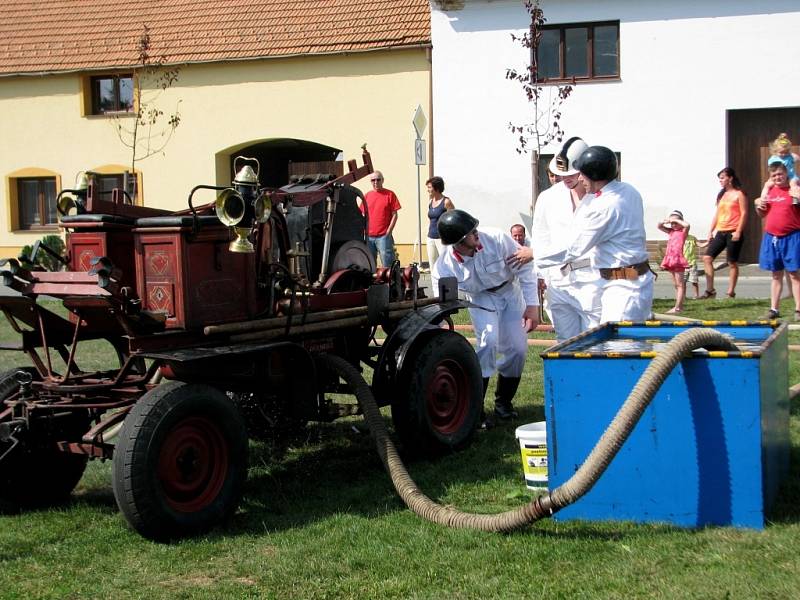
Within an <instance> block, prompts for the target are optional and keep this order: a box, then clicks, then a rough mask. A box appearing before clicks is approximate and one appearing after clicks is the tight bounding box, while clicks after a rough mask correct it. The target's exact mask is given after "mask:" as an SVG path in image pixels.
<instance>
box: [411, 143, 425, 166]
mask: <svg viewBox="0 0 800 600" xmlns="http://www.w3.org/2000/svg"><path fill="white" fill-rule="evenodd" d="M414 164H416V165H417V166H419V165H424V164H427V163H426V162H425V140H414Z"/></svg>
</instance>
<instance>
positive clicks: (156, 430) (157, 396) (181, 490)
mask: <svg viewBox="0 0 800 600" xmlns="http://www.w3.org/2000/svg"><path fill="white" fill-rule="evenodd" d="M247 449H248V439H247V429H246V427H245V423H244V420H243V419H242V416H241V414H240V413H239V410H238V409H237V408H236V407H235V406H234V405H233V403H232V402H231V400H230V399H229V398H228V397H227V396H226V395H225V394H224V393H223V392H222V391H220V390H218V389H217V388H214V387H212V386H209V385H203V384H187V383H182V382H177V381H169V382H166V383H162V384H161V385H159V386H158V387H155V388H153V389H152V390H150V391H149V392H147V393H146V394H145V395H143V396H142V397H141V398H140V399H139V401H138V402H137V403H136V404H135V405H134V407H133V408H132V409H131V412H130V414H128V416H127V417H126V418H125V422H124V424H123V426H122V429H121V431H120V434H119V439H118V441H117V446H116V449H115V451H114V468H113V477H112V481H113V487H114V497H115V498H116V500H117V504H118V505H119V508H120V510H121V511H122V514H123V515H124V517H125V519H126V520H127V521H128V523H129V524H130V526H131V527H132V528H133V529H134V530H136V531H137V532H138V533H139V534H141V535H142V536H144V537H146V538H148V539H151V540H157V541H167V540H171V539H176V538H180V537H186V536H191V535H197V534H200V533H203V532H205V531H208V530H209V529H211V528H212V527H214V526H216V525H218V524H219V523H222V522H223V521H225V520H226V519H228V518H229V517H230V516H231V515H232V514H233V512H234V511H235V510H236V507H237V506H238V504H239V500H240V499H241V496H242V491H243V488H244V482H245V480H246V478H247Z"/></svg>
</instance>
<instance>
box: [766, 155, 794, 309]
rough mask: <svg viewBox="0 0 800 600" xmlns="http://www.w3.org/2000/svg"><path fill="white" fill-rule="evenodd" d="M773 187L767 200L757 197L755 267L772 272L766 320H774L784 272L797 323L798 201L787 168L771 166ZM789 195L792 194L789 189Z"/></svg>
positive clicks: (775, 163)
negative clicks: (759, 229)
mask: <svg viewBox="0 0 800 600" xmlns="http://www.w3.org/2000/svg"><path fill="white" fill-rule="evenodd" d="M769 177H770V180H771V181H772V184H773V185H772V187H771V188H770V189H769V191H768V192H767V194H766V197H762V198H756V212H757V213H758V214H759V215H760V216H761V217H763V218H764V238H763V239H762V240H761V251H760V252H759V255H758V266H759V267H761V268H762V269H765V270H767V271H772V287H771V289H770V292H771V293H770V302H771V305H770V306H771V308H770V309H769V312H768V313H767V318H770V319H776V318H778V317H779V316H780V313H779V312H778V308H779V303H780V299H781V292H782V291H783V271H784V269H785V270H786V271H788V272H789V277H790V279H791V282H792V296H794V320H795V321H800V198H798V197H796V196H792V195H791V193H790V188H789V178H788V174H787V172H786V166H785V165H784V164H783V163H781V162H774V163H770V165H769ZM792 193H795V191H794V188H792Z"/></svg>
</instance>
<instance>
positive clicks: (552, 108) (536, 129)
mask: <svg viewBox="0 0 800 600" xmlns="http://www.w3.org/2000/svg"><path fill="white" fill-rule="evenodd" d="M524 4H525V9H526V10H527V12H528V15H530V21H531V25H530V30H529V31H528V32H527V33H525V34H524V35H523V36H517V35H515V34H511V38H512V39H513V40H514V41H515V42H519V43H520V44H522V46H523V47H524V48H527V49H528V50H529V51H530V57H531V60H530V65H529V67H528V69H527V70H526V71H524V72H518V71H517V70H515V69H506V79H510V80H512V81H517V82H519V84H520V85H521V87H522V90H523V92H524V94H525V96H526V98H527V99H528V102H530V103H531V105H532V106H531V109H532V110H531V113H532V119H531V121H529V122H528V123H523V124H521V125H520V124H514V123H509V124H508V127H509V129H510V130H511V131H512V132H513V133H514V134H517V135H518V136H519V137H518V138H517V152H519V153H520V154H522V153H525V152H527V151H528V149H531V150H532V152H533V198H534V199H535V198H536V197H537V196H538V195H539V155H540V154H541V152H542V150H543V149H544V148H545V147H546V146H547V145H548V144H550V143H551V142H554V141H555V142H560V141H561V140H562V139H563V138H564V130H563V128H562V127H561V105H562V104H563V103H564V101H565V100H566V99H567V98H569V96H570V94H571V93H572V89H573V86H574V85H575V80H574V78H573V80H572V82H571V83H567V84H560V85H556V84H547V85H543V84H542V79H541V77H540V75H539V65H538V59H539V57H538V55H539V52H538V50H539V44H540V42H541V39H542V27H543V26H544V24H545V23H546V21H547V19H546V18H545V16H544V11H543V10H542V8H541V6H540V0H525V3H524ZM532 214H533V202H531V215H532Z"/></svg>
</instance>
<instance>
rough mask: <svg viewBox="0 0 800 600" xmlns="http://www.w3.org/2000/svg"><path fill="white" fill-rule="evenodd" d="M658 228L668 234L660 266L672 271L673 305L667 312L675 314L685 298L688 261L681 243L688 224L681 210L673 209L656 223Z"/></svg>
mask: <svg viewBox="0 0 800 600" xmlns="http://www.w3.org/2000/svg"><path fill="white" fill-rule="evenodd" d="M658 228H659V230H661V231H663V232H664V233H666V234H667V235H668V236H669V241H668V242H667V250H666V252H664V260H663V261H661V268H662V269H664V270H665V271H669V272H670V273H672V281H673V284H674V285H675V306H673V307H672V308H670V309H669V310H668V311H667V312H668V313H670V314H675V313H679V312H681V311H682V310H683V301H684V299H685V298H686V281H685V280H684V277H683V272H684V271H685V270H686V268H687V267H688V266H689V263H688V262H686V257H685V256H684V255H683V244H684V242H685V241H686V236H687V235H688V234H689V224H688V223H687V222H686V221H684V220H683V213H682V212H681V211H679V210H673V211H672V212H671V213H670V214H669V217H667V218H666V219H664V220H663V221H661V222H660V223H659V224H658Z"/></svg>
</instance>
